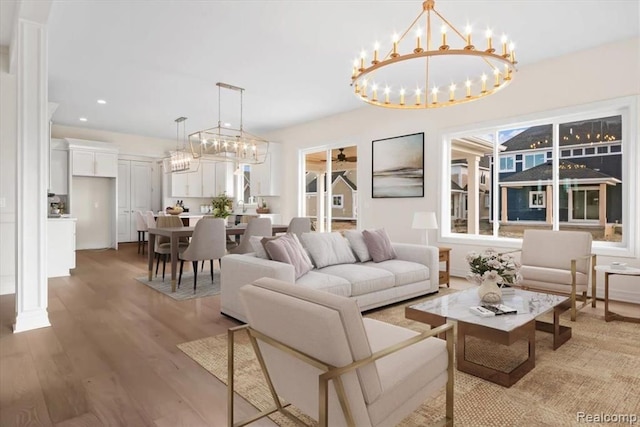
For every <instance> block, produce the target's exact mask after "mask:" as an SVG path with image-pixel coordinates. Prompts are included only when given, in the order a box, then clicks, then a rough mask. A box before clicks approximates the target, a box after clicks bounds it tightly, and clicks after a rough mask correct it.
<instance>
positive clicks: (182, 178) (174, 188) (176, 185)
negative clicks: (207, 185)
mask: <svg viewBox="0 0 640 427" xmlns="http://www.w3.org/2000/svg"><path fill="white" fill-rule="evenodd" d="M171 197H202V165H200V167H199V168H198V170H197V171H193V172H180V173H176V172H174V173H172V174H171Z"/></svg>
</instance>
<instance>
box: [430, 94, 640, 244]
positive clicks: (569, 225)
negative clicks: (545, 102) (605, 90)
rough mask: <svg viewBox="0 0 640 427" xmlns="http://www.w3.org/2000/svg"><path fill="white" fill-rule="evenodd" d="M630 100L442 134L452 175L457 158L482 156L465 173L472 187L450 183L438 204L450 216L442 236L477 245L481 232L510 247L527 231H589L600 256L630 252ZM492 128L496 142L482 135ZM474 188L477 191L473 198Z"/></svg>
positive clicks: (635, 156) (634, 156) (635, 154)
mask: <svg viewBox="0 0 640 427" xmlns="http://www.w3.org/2000/svg"><path fill="white" fill-rule="evenodd" d="M635 102H636V101H635V99H632V98H629V101H627V100H625V101H607V102H603V103H602V104H601V106H599V107H595V108H594V109H593V110H587V111H581V112H576V109H575V108H574V109H571V110H569V109H567V110H566V111H567V114H566V116H561V115H557V116H551V117H548V118H547V119H546V120H545V119H540V118H537V119H536V121H535V122H520V123H518V122H514V123H508V124H502V125H500V127H494V128H493V129H492V130H491V128H480V129H478V131H473V130H472V131H468V130H465V131H464V133H463V132H461V133H456V134H450V135H445V138H446V140H448V141H450V142H449V145H448V148H447V149H449V150H450V153H449V156H450V159H451V168H452V170H453V168H454V167H455V166H456V162H455V160H456V159H461V158H464V159H469V158H470V157H469V156H470V155H476V156H477V157H478V159H483V158H484V159H486V160H484V162H485V163H484V165H486V166H485V167H486V168H487V169H484V170H483V169H482V168H483V163H482V162H481V161H480V163H479V166H478V168H479V169H478V170H476V171H475V173H472V171H469V173H468V175H467V177H468V179H471V177H474V176H475V177H477V178H476V179H477V180H478V183H477V184H474V183H473V182H471V181H469V182H464V183H456V182H454V181H453V180H452V182H451V192H450V194H447V195H443V197H442V201H441V202H442V205H443V211H444V212H451V223H447V224H442V226H443V228H442V233H443V237H445V238H451V239H454V240H455V239H463V240H466V242H468V241H469V240H475V241H474V242H473V243H474V244H476V243H478V244H480V242H483V243H486V242H485V241H484V239H483V237H481V236H483V235H484V236H491V237H492V238H494V239H500V238H505V239H509V240H505V241H504V243H505V245H506V246H508V245H509V244H510V243H509V242H510V241H511V239H519V238H522V236H523V233H524V230H526V229H548V230H569V229H570V230H583V231H588V232H590V233H592V235H593V241H594V247H595V248H598V251H599V253H602V254H606V255H607V256H614V255H616V254H621V253H626V254H629V255H635V251H636V249H637V248H636V246H635V244H636V243H635V242H637V241H638V239H637V238H636V235H635V233H636V230H637V226H638V225H637V224H636V222H637V221H640V217H638V216H637V215H633V214H632V212H631V209H632V208H633V206H634V203H632V202H633V195H634V194H636V193H637V191H638V190H636V188H638V183H636V182H635V181H631V180H629V178H626V181H625V176H627V175H625V174H626V173H628V172H629V171H633V170H634V169H633V168H634V166H635V165H636V164H637V163H638V160H639V159H640V150H639V149H638V148H639V147H635V146H634V145H632V141H635V140H636V139H637V135H636V133H635V132H636V129H637V128H638V127H637V126H635V124H636V123H635V121H638V115H637V114H635V112H636V107H635V105H634V104H635ZM538 117H540V116H538ZM569 117H570V119H568V118H569ZM491 131H492V132H493V134H494V137H493V138H491V139H489V138H479V135H488V134H490V133H491ZM554 135H555V136H554ZM454 141H455V142H454ZM465 141H474V144H470V143H466V142H465ZM636 150H637V151H636ZM558 154H559V157H558V158H556V155H558ZM519 155H522V160H518V159H517V157H516V156H519ZM457 164H458V165H459V164H460V161H459V160H458V161H457ZM469 164H470V165H471V164H473V163H472V162H470V163H469ZM484 171H488V172H487V174H486V179H483V176H482V173H483V172H484ZM625 171H627V172H625ZM445 176H446V175H445ZM473 188H479V189H480V194H479V195H478V198H477V199H476V198H475V196H474V192H473V191H471V189H473ZM547 196H548V197H549V200H547ZM467 198H468V207H469V209H470V210H469V211H468V212H467V210H466V209H465V206H466V203H464V201H465V200H466V199H467ZM547 202H548V203H547ZM552 202H553V203H552ZM471 209H477V212H473V211H471ZM445 216H447V217H448V215H445ZM445 221H446V219H445ZM612 230H613V231H612ZM621 249H624V250H625V251H626V252H621V251H620V250H621ZM630 250H631V251H633V252H630Z"/></svg>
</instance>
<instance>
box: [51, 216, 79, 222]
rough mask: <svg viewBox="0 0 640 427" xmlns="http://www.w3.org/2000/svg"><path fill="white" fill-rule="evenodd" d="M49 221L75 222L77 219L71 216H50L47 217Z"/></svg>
mask: <svg viewBox="0 0 640 427" xmlns="http://www.w3.org/2000/svg"><path fill="white" fill-rule="evenodd" d="M47 219H48V220H49V221H77V220H78V218H75V217H72V216H50V217H47Z"/></svg>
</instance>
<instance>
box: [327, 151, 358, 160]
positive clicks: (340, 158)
mask: <svg viewBox="0 0 640 427" xmlns="http://www.w3.org/2000/svg"><path fill="white" fill-rule="evenodd" d="M338 151H340V152H339V153H338V155H337V156H336V158H335V159H331V160H333V161H334V162H356V161H358V157H357V156H347V155H346V154H344V148H338Z"/></svg>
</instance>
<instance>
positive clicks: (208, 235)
mask: <svg viewBox="0 0 640 427" xmlns="http://www.w3.org/2000/svg"><path fill="white" fill-rule="evenodd" d="M226 237H227V233H226V231H225V226H224V220H222V219H220V218H203V219H201V220H200V221H198V223H197V224H196V228H195V229H194V230H193V236H192V237H191V243H190V244H189V246H188V247H187V248H186V249H185V250H184V252H182V253H181V254H180V276H179V277H178V287H180V283H181V282H182V269H183V267H184V262H185V261H191V262H192V264H193V293H195V292H196V285H197V283H198V261H203V262H204V261H206V260H209V266H210V268H211V282H212V283H214V279H213V260H214V259H217V260H218V264H219V265H220V258H222V257H223V256H224V255H225V253H226V251H227V248H226V244H225V240H226Z"/></svg>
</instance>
